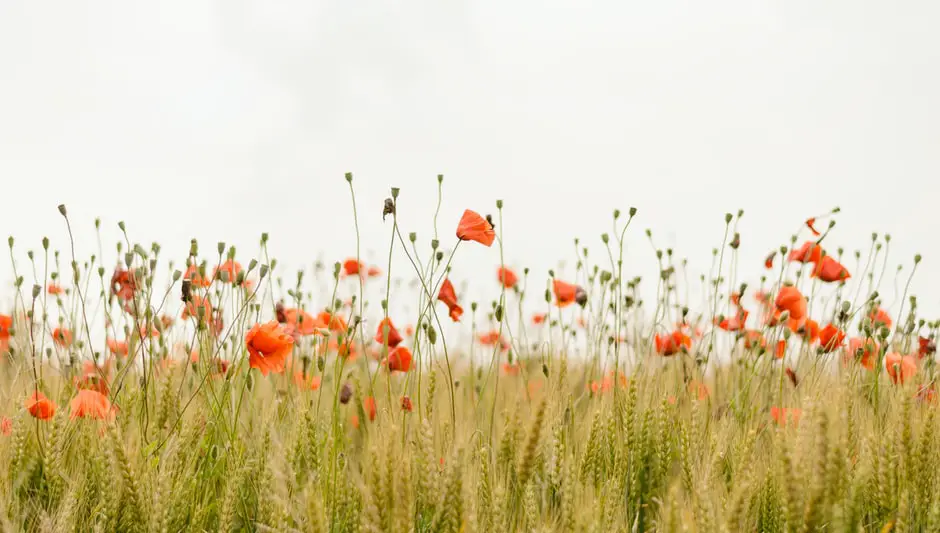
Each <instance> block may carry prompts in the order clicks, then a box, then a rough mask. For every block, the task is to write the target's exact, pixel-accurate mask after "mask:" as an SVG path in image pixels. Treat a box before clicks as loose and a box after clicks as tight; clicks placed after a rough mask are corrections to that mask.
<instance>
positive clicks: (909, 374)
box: [885, 352, 917, 385]
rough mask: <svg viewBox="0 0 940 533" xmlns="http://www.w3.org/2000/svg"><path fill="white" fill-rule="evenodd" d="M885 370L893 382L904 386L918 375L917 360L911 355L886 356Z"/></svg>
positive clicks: (892, 353) (892, 354)
mask: <svg viewBox="0 0 940 533" xmlns="http://www.w3.org/2000/svg"><path fill="white" fill-rule="evenodd" d="M885 369H886V370H887V371H888V376H890V377H891V381H893V382H895V383H900V384H901V385H903V384H904V383H905V382H907V381H910V379H911V378H913V377H914V376H915V375H917V360H916V359H915V358H914V357H913V356H910V355H905V356H902V355H901V354H899V353H897V352H891V353H889V354H887V355H885Z"/></svg>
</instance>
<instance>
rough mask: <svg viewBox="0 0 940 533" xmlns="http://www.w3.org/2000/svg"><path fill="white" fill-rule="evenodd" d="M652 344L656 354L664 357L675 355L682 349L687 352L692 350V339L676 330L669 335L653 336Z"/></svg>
mask: <svg viewBox="0 0 940 533" xmlns="http://www.w3.org/2000/svg"><path fill="white" fill-rule="evenodd" d="M653 343H654V344H655V346H656V352H657V353H658V354H659V355H662V356H664V357H669V356H671V355H675V354H677V353H679V352H680V351H681V350H683V349H685V350H689V349H691V348H692V338H691V337H689V336H688V335H686V334H685V333H682V332H681V331H678V330H676V331H674V332H672V333H671V334H669V335H660V334H658V333H657V334H656V335H654V336H653Z"/></svg>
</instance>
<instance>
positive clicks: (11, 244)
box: [7, 235, 13, 250]
mask: <svg viewBox="0 0 940 533" xmlns="http://www.w3.org/2000/svg"><path fill="white" fill-rule="evenodd" d="M7 244H9V245H10V249H11V250H12V249H13V236H12V235H10V237H9V238H7Z"/></svg>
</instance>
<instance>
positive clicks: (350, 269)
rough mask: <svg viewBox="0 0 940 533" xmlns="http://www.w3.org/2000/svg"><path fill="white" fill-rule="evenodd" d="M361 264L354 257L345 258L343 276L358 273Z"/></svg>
mask: <svg viewBox="0 0 940 533" xmlns="http://www.w3.org/2000/svg"><path fill="white" fill-rule="evenodd" d="M362 267H363V264H362V263H360V262H359V261H357V260H355V259H347V260H345V261H343V277H346V276H355V275H357V274H359V271H360V270H362Z"/></svg>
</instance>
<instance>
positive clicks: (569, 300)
mask: <svg viewBox="0 0 940 533" xmlns="http://www.w3.org/2000/svg"><path fill="white" fill-rule="evenodd" d="M552 292H554V293H555V304H556V305H558V307H567V306H569V305H571V304H573V303H574V302H578V304H579V305H582V306H583V305H584V304H582V303H581V302H585V303H587V293H586V292H584V289H582V288H581V287H579V286H577V285H574V284H572V283H566V282H564V281H561V280H560V279H556V280H552Z"/></svg>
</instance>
